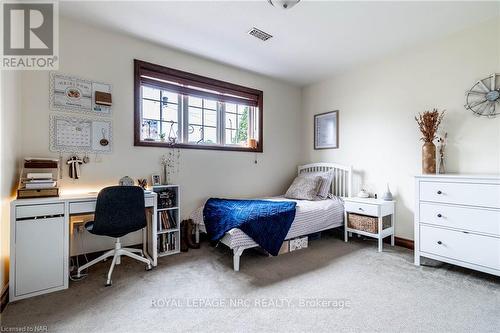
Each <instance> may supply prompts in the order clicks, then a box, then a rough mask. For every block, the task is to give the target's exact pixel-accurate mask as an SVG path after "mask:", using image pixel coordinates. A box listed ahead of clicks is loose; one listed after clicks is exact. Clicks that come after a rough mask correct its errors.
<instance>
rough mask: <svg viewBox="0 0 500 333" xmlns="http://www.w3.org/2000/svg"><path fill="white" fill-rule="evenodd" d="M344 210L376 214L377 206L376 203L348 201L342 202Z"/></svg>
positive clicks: (362, 213)
mask: <svg viewBox="0 0 500 333" xmlns="http://www.w3.org/2000/svg"><path fill="white" fill-rule="evenodd" d="M344 206H345V210H346V212H348V213H357V214H361V215H370V216H378V207H377V206H376V205H370V204H365V203H359V202H349V201H346V202H345V203H344Z"/></svg>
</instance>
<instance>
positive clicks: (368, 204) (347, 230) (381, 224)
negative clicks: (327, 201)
mask: <svg viewBox="0 0 500 333" xmlns="http://www.w3.org/2000/svg"><path fill="white" fill-rule="evenodd" d="M344 206H345V213H344V214H345V215H344V221H345V226H344V237H345V241H346V242H347V241H348V240H349V235H350V234H351V233H356V234H359V235H363V236H367V237H373V238H376V239H378V251H379V252H382V241H383V239H384V238H385V237H388V236H391V245H392V246H394V211H395V201H394V200H392V201H385V200H380V199H373V198H344ZM386 216H387V217H388V218H385V217H386Z"/></svg>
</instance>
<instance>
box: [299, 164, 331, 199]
mask: <svg viewBox="0 0 500 333" xmlns="http://www.w3.org/2000/svg"><path fill="white" fill-rule="evenodd" d="M299 177H320V180H321V182H320V184H319V185H318V192H317V195H318V199H320V200H324V199H326V198H328V194H329V193H330V188H331V186H332V180H333V172H331V171H327V172H308V173H302V174H300V176H299Z"/></svg>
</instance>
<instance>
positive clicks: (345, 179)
mask: <svg viewBox="0 0 500 333" xmlns="http://www.w3.org/2000/svg"><path fill="white" fill-rule="evenodd" d="M328 171H330V172H332V173H333V181H332V188H331V193H332V194H333V195H336V196H339V197H350V196H351V188H352V167H350V166H345V165H340V164H336V163H311V164H305V165H299V167H298V168H297V174H299V175H300V174H301V173H304V172H328Z"/></svg>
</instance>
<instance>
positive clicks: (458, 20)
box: [60, 0, 500, 85]
mask: <svg viewBox="0 0 500 333" xmlns="http://www.w3.org/2000/svg"><path fill="white" fill-rule="evenodd" d="M60 12H61V14H62V15H64V16H67V17H70V18H72V19H77V20H80V21H84V22H90V23H92V24H96V25H99V26H103V27H106V28H109V29H112V30H116V31H120V32H123V33H126V34H130V35H133V36H136V37H139V38H142V39H146V40H150V41H153V42H155V43H159V44H162V45H165V46H168V47H172V48H176V49H180V50H184V51H187V52H190V53H193V54H196V55H200V56H203V57H206V58H209V59H213V60H216V61H219V62H222V63H226V64H230V65H234V66H237V67H240V68H244V69H247V70H250V71H254V72H257V73H261V74H265V75H268V76H271V77H275V78H278V79H282V80H285V81H288V82H291V83H294V84H297V85H306V84H309V83H312V82H316V81H319V80H321V79H323V78H325V77H328V76H330V75H332V74H335V73H337V72H339V71H341V70H344V69H346V68H349V67H352V66H355V65H357V64H360V63H365V62H369V61H373V60H375V59H378V58H381V57H383V56H385V55H388V54H390V53H392V52H395V51H397V50H401V49H404V48H408V47H411V46H413V45H418V44H420V43H423V42H426V41H429V40H437V39H439V38H441V37H444V36H446V35H448V34H451V33H453V32H458V31H460V30H463V29H465V28H467V27H469V26H473V25H475V24H478V23H479V22H481V21H484V20H487V19H489V18H492V17H494V16H498V15H500V2H477V1H476V2H346V1H341V2H332V1H322V2H319V1H304V0H303V1H302V2H300V3H299V4H298V5H297V6H295V7H294V8H292V9H289V10H281V9H278V8H274V7H272V6H270V5H269V4H268V3H267V1H266V0H260V1H231V2H228V1H220V2H211V1H202V2H191V1H175V2H174V1H163V2H162V1H156V2H144V1H126V2H89V1H86V2H63V3H61V4H60ZM253 26H255V27H257V28H259V29H261V30H264V31H266V32H268V33H270V34H271V35H273V36H274V38H272V39H270V40H269V41H267V42H262V41H260V40H258V39H256V38H254V37H252V36H249V35H248V34H247V31H248V30H249V29H250V28H251V27H253Z"/></svg>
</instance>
